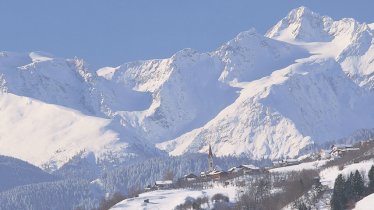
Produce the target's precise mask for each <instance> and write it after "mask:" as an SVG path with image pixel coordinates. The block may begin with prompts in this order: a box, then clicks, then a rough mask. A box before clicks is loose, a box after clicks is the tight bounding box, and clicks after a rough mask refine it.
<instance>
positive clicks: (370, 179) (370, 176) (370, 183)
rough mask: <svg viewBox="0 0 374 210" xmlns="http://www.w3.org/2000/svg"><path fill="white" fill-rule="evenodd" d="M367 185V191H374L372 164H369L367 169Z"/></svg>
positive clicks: (373, 168) (373, 169)
mask: <svg viewBox="0 0 374 210" xmlns="http://www.w3.org/2000/svg"><path fill="white" fill-rule="evenodd" d="M368 176H369V186H368V193H369V194H371V193H374V165H373V166H371V168H370V171H369V174H368Z"/></svg>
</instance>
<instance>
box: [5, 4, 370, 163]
mask: <svg viewBox="0 0 374 210" xmlns="http://www.w3.org/2000/svg"><path fill="white" fill-rule="evenodd" d="M373 43H374V41H373V24H366V23H359V22H357V21H355V20H353V19H342V20H337V21H335V20H333V19H332V18H330V17H327V16H321V15H319V14H317V13H315V12H312V11H310V10H308V9H307V8H305V7H300V8H297V9H294V10H292V11H291V12H290V13H289V14H288V15H287V16H286V17H285V18H284V19H282V20H281V21H279V22H278V23H277V24H276V25H275V26H274V27H272V28H271V29H270V30H269V31H268V32H267V33H266V35H265V36H263V35H261V34H258V33H257V32H256V31H255V30H254V29H251V30H249V31H246V32H242V33H240V34H239V35H238V36H237V37H235V38H234V39H232V40H230V41H228V42H227V43H225V44H223V45H222V46H221V47H219V48H218V49H217V50H215V51H213V52H208V53H201V52H196V51H194V50H192V49H185V50H182V51H180V52H177V53H176V54H175V55H173V56H172V57H171V58H166V59H158V60H148V61H137V62H131V63H127V64H124V65H121V66H119V67H105V68H102V69H99V70H98V71H96V72H94V71H91V70H89V69H87V67H86V66H85V64H84V62H83V61H82V60H79V59H61V58H55V57H53V56H50V55H48V54H45V53H37V52H32V53H24V54H22V53H21V54H17V53H9V52H3V53H2V54H1V55H0V90H1V92H2V93H1V94H0V113H1V114H0V115H1V116H2V117H1V118H0V125H1V126H0V145H1V147H0V154H6V155H12V156H15V157H18V158H21V159H24V160H27V161H30V162H31V163H33V164H36V165H38V166H43V167H44V168H46V167H51V168H52V169H55V168H56V167H57V168H58V167H61V166H62V165H63V164H64V163H66V162H68V161H69V160H70V159H71V158H72V157H76V156H77V155H79V156H81V157H82V158H86V159H87V161H91V162H94V163H109V164H117V163H121V162H125V161H128V160H130V159H131V160H135V159H146V158H148V157H152V156H158V155H162V154H163V151H162V150H164V151H166V152H168V153H169V154H171V155H182V154H185V153H194V152H206V151H207V149H208V145H209V144H211V145H212V148H213V151H214V153H215V154H216V155H219V156H226V155H234V156H248V157H250V158H252V159H263V158H272V159H274V158H280V157H283V156H297V155H299V154H300V153H301V152H303V151H304V150H306V149H307V148H309V147H310V146H312V145H316V144H323V143H324V142H327V141H333V140H337V139H342V138H346V137H349V136H351V135H353V134H354V133H356V134H357V133H359V132H360V131H361V130H365V131H369V132H374V130H373V129H374V126H373V124H374V107H373V106H372V105H371V104H373V102H374V92H373V91H374V62H373V61H374V44H373Z"/></svg>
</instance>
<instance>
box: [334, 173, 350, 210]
mask: <svg viewBox="0 0 374 210" xmlns="http://www.w3.org/2000/svg"><path fill="white" fill-rule="evenodd" d="M344 185H345V180H344V178H343V175H341V174H339V176H338V177H337V178H336V179H335V184H334V190H333V194H332V198H331V203H330V204H331V209H332V210H341V209H344V207H345V204H346V203H347V199H346V197H345V195H344Z"/></svg>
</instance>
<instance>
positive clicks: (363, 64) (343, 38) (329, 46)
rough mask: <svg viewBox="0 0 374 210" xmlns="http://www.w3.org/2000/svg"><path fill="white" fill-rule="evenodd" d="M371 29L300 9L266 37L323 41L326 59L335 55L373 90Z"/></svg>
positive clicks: (346, 70) (293, 41)
mask: <svg viewBox="0 0 374 210" xmlns="http://www.w3.org/2000/svg"><path fill="white" fill-rule="evenodd" d="M370 26H372V25H370V24H369V25H367V24H366V23H359V22H357V21H355V20H354V19H352V18H343V19H341V20H338V21H334V20H333V19H332V18H330V17H327V16H321V15H319V14H317V13H314V12H312V11H310V10H309V9H307V8H305V7H300V8H297V9H294V10H292V11H291V12H290V13H289V14H288V15H287V17H285V18H284V19H282V20H281V21H279V22H278V23H277V24H276V25H275V26H274V27H273V28H271V29H270V30H269V31H268V32H267V33H266V36H267V37H269V38H273V39H277V40H282V41H285V42H290V43H294V44H297V45H305V44H306V43H308V42H309V43H310V42H319V43H317V44H318V45H320V44H322V45H324V46H326V48H325V49H324V51H319V52H318V53H320V54H322V55H323V56H328V55H331V54H332V56H334V57H335V59H336V60H337V61H338V62H339V63H340V64H341V65H342V68H343V70H344V71H345V72H346V74H347V75H349V76H350V77H351V78H352V79H353V80H354V81H355V82H356V83H357V84H359V85H360V86H366V87H368V88H369V89H372V88H373V86H374V82H373V81H374V77H373V73H374V62H373V57H374V50H373V49H374V40H373V31H372V28H371V27H370ZM321 42H323V43H321Z"/></svg>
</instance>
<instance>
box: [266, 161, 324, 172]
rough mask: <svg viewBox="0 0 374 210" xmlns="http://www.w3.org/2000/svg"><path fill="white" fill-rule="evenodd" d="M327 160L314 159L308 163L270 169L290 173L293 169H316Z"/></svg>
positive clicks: (296, 170) (295, 170)
mask: <svg viewBox="0 0 374 210" xmlns="http://www.w3.org/2000/svg"><path fill="white" fill-rule="evenodd" d="M327 162H328V160H318V161H312V162H307V163H300V164H298V165H293V166H285V167H279V168H273V169H270V170H269V171H270V172H271V173H289V172H293V171H294V172H298V171H302V170H315V169H318V168H320V167H321V166H323V165H325V164H326V163H327Z"/></svg>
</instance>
